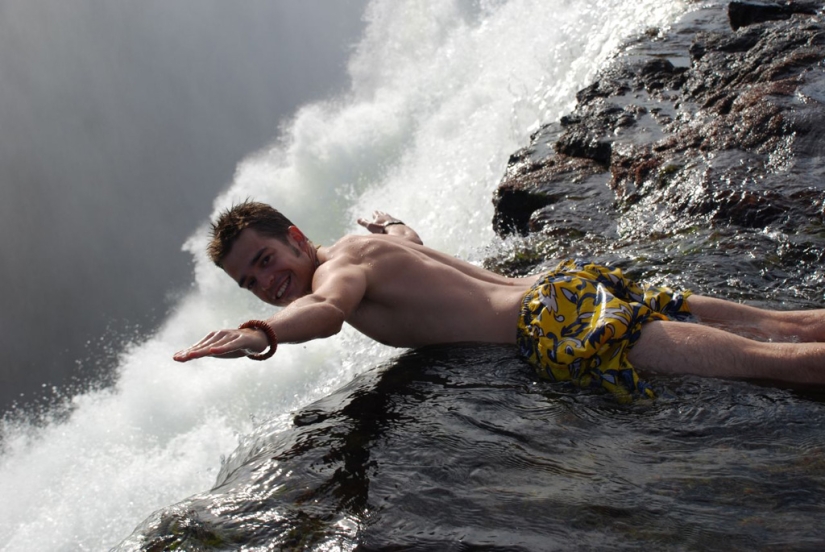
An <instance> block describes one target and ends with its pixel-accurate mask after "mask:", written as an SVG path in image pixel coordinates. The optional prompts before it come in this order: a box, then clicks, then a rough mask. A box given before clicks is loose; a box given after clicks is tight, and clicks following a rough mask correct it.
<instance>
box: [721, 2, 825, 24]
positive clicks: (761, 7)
mask: <svg viewBox="0 0 825 552" xmlns="http://www.w3.org/2000/svg"><path fill="white" fill-rule="evenodd" d="M817 8H818V5H817V4H816V3H814V2H785V3H778V2H777V3H770V4H758V3H754V2H731V3H730V5H729V6H728V17H729V18H730V26H731V27H732V28H733V30H734V31H735V30H737V29H739V28H740V27H746V26H748V25H753V24H754V23H764V22H765V21H777V20H781V19H790V17H791V16H792V15H794V14H796V13H800V14H804V15H816V11H817Z"/></svg>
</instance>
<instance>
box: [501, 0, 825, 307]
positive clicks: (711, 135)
mask: <svg viewBox="0 0 825 552" xmlns="http://www.w3.org/2000/svg"><path fill="white" fill-rule="evenodd" d="M821 7H822V2H806V3H798V2H793V3H784V4H777V3H752V2H747V3H745V2H732V3H727V2H717V3H712V4H710V5H703V6H702V7H699V8H697V9H695V10H693V11H691V12H689V13H688V14H687V15H686V16H684V17H683V18H682V19H681V20H680V21H679V22H677V23H676V24H675V25H674V27H673V28H672V29H669V30H667V32H664V33H662V32H660V34H659V35H658V36H655V37H653V39H652V40H651V38H650V37H649V36H648V37H642V38H640V39H638V41H637V42H636V43H635V44H631V45H629V47H628V48H626V49H625V50H624V51H623V53H622V54H621V55H620V56H619V57H618V58H616V59H615V60H613V62H612V63H611V64H610V65H609V66H608V67H607V68H605V69H604V70H602V71H601V72H600V74H599V76H598V77H597V79H596V81H595V82H594V83H593V84H591V85H590V86H588V87H586V88H584V89H583V90H581V91H580V92H579V93H578V95H577V102H578V103H577V106H576V108H575V109H574V111H573V112H572V113H570V114H569V115H567V116H565V117H562V118H561V120H560V121H557V122H550V123H548V124H546V125H545V126H543V127H542V128H540V129H539V130H538V131H537V132H536V133H535V134H534V135H533V136H532V137H531V144H530V145H529V146H528V147H526V148H525V149H523V150H521V151H519V152H516V153H515V154H514V155H513V156H512V157H511V159H510V163H509V166H508V169H507V172H506V175H505V177H504V178H503V180H502V182H501V183H500V186H499V188H498V190H497V192H496V194H495V198H494V203H495V206H496V211H495V217H494V221H493V224H494V226H495V229H496V231H497V232H498V233H499V235H502V236H508V235H520V236H526V238H525V241H524V244H525V245H524V248H525V249H531V248H532V249H534V250H536V251H538V252H539V253H538V254H536V255H534V256H532V258H531V259H526V260H522V261H519V260H518V256H516V257H517V258H516V259H515V262H516V266H511V267H510V269H511V271H512V272H524V271H527V270H531V269H535V267H536V265H538V264H542V262H543V260H544V259H545V258H546V257H547V256H548V255H549V256H553V255H559V256H568V255H572V256H577V255H578V254H580V253H584V254H586V255H588V256H590V257H604V256H608V257H610V256H611V255H608V254H607V253H608V250H611V251H613V252H615V251H617V250H619V249H622V248H627V246H628V245H629V244H631V243H633V244H635V246H636V249H638V248H639V247H641V248H645V247H648V251H647V252H646V253H645V254H644V256H645V257H648V256H649V253H650V252H651V251H653V250H656V249H657V247H656V246H654V245H653V244H654V242H655V243H658V246H659V247H658V249H659V250H660V251H661V250H664V249H668V248H670V247H673V246H676V245H677V244H679V243H684V242H685V239H687V241H692V242H693V245H694V246H697V247H701V248H702V249H703V250H704V255H703V258H700V257H702V256H701V255H700V257H695V258H693V259H692V266H699V265H703V264H704V265H707V264H708V262H709V261H710V259H709V258H708V257H709V255H715V254H716V253H718V248H717V247H710V248H709V247H706V246H707V244H708V241H707V240H716V241H720V240H721V242H724V243H721V247H723V248H724V249H725V250H726V253H727V254H728V256H730V257H732V259H734V262H733V264H734V265H735V264H736V262H735V259H736V257H741V256H743V255H744V256H746V255H748V254H752V252H753V251H761V252H762V253H763V256H764V254H768V255H769V256H776V255H779V256H784V257H783V259H781V262H777V263H774V264H775V265H776V266H773V265H772V266H770V267H769V266H756V267H755V268H756V269H757V270H756V272H757V273H758V272H760V271H761V272H764V271H765V270H767V271H770V270H773V269H774V268H775V269H776V270H777V271H779V272H788V271H791V272H793V271H795V270H796V271H797V272H799V269H800V264H806V263H807V264H808V266H811V264H814V266H820V265H821V262H822V253H821V252H822V245H823V244H822V243H821V238H820V236H821V234H822V232H823V229H825V227H824V226H823V220H824V219H825V217H824V216H823V205H825V193H823V185H822V173H823V166H824V165H823V157H822V156H823V153H825V149H824V148H823V145H822V143H823V142H822V137H823V132H825V125H824V124H823V123H825V109H823V101H825V92H823V91H825V71H823V69H824V67H823V59H825V26H823V22H822V16H821V12H820V10H821ZM734 29H735V30H734ZM654 32H655V31H653V30H652V31H651V34H652V33H654ZM711 228H712V229H713V232H704V235H703V236H701V237H700V236H698V235H697V233H702V231H703V230H707V229H711ZM759 234H762V235H763V237H764V236H767V235H773V236H775V237H776V236H779V237H780V239H779V240H778V241H777V242H776V243H773V244H770V243H765V240H764V239H761V238H760V237H759ZM553 240H555V243H552V242H553ZM565 240H566V241H565ZM588 241H589V242H591V243H593V242H594V241H595V242H599V246H597V247H590V246H588V245H587V242H588ZM755 241H758V242H759V243H758V244H757V243H754V242H755ZM768 241H770V240H768ZM565 243H566V245H565ZM611 244H612V245H611ZM514 247H516V248H518V247H519V246H518V245H516V246H514ZM789 249H794V251H795V253H794V254H788V253H789ZM625 253H628V251H625ZM638 253H639V251H638V250H637V251H634V252H632V254H630V255H617V256H616V257H617V258H627V257H631V258H634V257H637V256H638ZM528 256H529V255H528ZM508 262H509V261H508ZM491 264H492V265H493V266H496V261H491ZM504 264H505V265H506V264H507V263H504ZM711 264H712V263H711ZM500 268H502V269H503V270H507V268H508V267H507V266H501V267H500ZM728 271H730V269H728ZM680 272H684V271H682V270H680ZM688 272H691V271H690V270H688ZM693 272H697V271H693ZM698 272H701V269H700V270H698ZM696 276H697V279H698V280H699V284H698V287H700V288H702V287H703V286H704V287H710V288H713V289H715V290H718V289H719V288H725V285H724V284H725V282H723V281H719V280H718V279H717V280H716V281H711V280H709V279H708V278H704V279H703V278H702V277H701V275H699V274H697V275H696ZM764 283H765V282H764V281H762V282H760V283H759V284H760V285H761V284H764ZM756 285H757V283H756V282H754V288H755V286H756ZM694 287H696V286H694ZM728 287H730V286H728ZM734 287H736V286H734ZM722 291H723V293H725V291H726V290H724V289H722ZM731 291H732V290H727V292H728V293H727V294H728V295H731V294H733V295H735V293H731ZM803 295H804V293H803ZM808 298H809V299H811V300H816V299H817V298H819V299H821V293H813V294H811V295H809V296H808Z"/></svg>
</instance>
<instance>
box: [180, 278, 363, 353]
mask: <svg viewBox="0 0 825 552" xmlns="http://www.w3.org/2000/svg"><path fill="white" fill-rule="evenodd" d="M316 286H317V287H316V289H314V291H313V292H312V293H311V294H309V295H305V296H304V297H301V298H300V299H297V300H295V301H294V302H292V303H291V304H289V305H288V306H286V307H284V308H283V309H282V310H281V311H279V312H277V313H275V314H274V315H273V316H272V317H270V318H269V319H268V320H267V323H268V324H269V325H270V326H271V327H272V329H273V330H275V334H276V335H277V336H278V342H279V343H303V342H305V341H310V340H313V339H319V338H323V337H329V336H331V335H335V334H336V333H338V332H339V331H341V327H342V326H343V324H344V321H345V320H346V319H347V317H348V316H349V315H350V314H351V313H352V311H353V310H355V308H356V307H357V306H358V304H359V303H360V302H361V300H362V299H363V297H364V294H365V293H366V276H365V274H364V272H363V271H362V270H360V268H359V267H358V266H357V265H350V266H345V267H341V268H338V269H336V267H323V268H321V269H319V270H318V273H316ZM267 345H268V341H267V337H266V334H265V333H264V332H263V331H261V330H257V329H243V330H241V329H225V330H219V331H215V332H212V333H210V334H209V335H207V336H206V337H204V338H203V339H202V340H200V341H199V342H198V343H196V344H195V345H193V346H192V347H190V348H188V349H185V350H182V351H179V352H177V353H175V355H174V357H173V358H174V359H175V360H177V361H178V362H186V361H189V360H193V359H196V358H201V357H205V356H215V357H222V358H237V357H241V356H245V355H247V354H250V353H259V352H261V351H263V350H265V349H266V348H267Z"/></svg>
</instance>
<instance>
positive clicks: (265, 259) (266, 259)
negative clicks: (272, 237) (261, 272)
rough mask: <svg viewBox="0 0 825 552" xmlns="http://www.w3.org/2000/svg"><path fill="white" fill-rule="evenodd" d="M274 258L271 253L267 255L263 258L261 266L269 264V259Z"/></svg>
mask: <svg viewBox="0 0 825 552" xmlns="http://www.w3.org/2000/svg"><path fill="white" fill-rule="evenodd" d="M271 258H272V256H271V255H267V256H266V257H264V258H263V259H261V266H266V265H268V264H269V260H270V259H271Z"/></svg>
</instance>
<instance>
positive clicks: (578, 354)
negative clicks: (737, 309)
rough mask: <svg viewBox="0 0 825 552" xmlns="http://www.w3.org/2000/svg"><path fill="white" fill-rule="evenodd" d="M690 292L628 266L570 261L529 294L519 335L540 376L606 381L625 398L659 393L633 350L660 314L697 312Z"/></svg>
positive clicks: (680, 316)
mask: <svg viewBox="0 0 825 552" xmlns="http://www.w3.org/2000/svg"><path fill="white" fill-rule="evenodd" d="M689 295H690V292H676V291H674V290H672V289H670V288H667V287H654V286H640V285H639V284H637V283H636V282H633V281H632V280H629V279H628V278H626V277H625V276H624V274H622V271H621V270H620V269H611V268H608V267H605V266H600V265H597V264H585V263H581V262H578V261H564V262H562V263H561V264H559V265H558V266H557V267H556V268H555V269H553V270H551V271H550V272H548V273H547V274H545V275H544V276H542V277H541V278H539V280H538V282H536V283H535V284H534V285H533V287H532V288H530V291H528V292H527V294H526V295H525V296H524V301H523V302H522V308H521V314H520V316H519V323H518V337H517V342H518V346H519V350H520V352H521V355H522V356H524V357H525V358H526V359H527V360H528V362H530V364H532V365H533V366H534V367H535V369H536V372H538V374H539V376H541V377H543V378H546V379H549V380H551V381H572V382H573V383H574V384H576V385H578V386H580V387H590V388H604V389H607V390H609V391H610V392H612V393H613V394H614V395H616V397H617V398H618V399H619V400H620V401H621V402H626V401H629V400H631V399H632V398H633V397H639V396H643V397H651V398H652V397H654V396H655V394H654V392H653V389H651V387H650V385H648V384H647V383H646V382H644V381H642V380H640V379H639V376H638V375H637V374H636V370H634V369H633V366H632V365H631V364H630V362H629V361H628V359H627V354H628V352H629V351H630V348H631V347H632V346H633V344H634V343H636V341H637V340H638V339H639V336H640V335H641V330H642V325H643V324H644V323H645V322H650V321H653V320H679V321H688V320H691V316H690V310H689V309H688V305H687V302H686V301H685V299H686V298H687V297H688V296H689Z"/></svg>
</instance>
